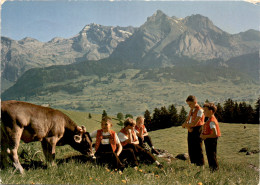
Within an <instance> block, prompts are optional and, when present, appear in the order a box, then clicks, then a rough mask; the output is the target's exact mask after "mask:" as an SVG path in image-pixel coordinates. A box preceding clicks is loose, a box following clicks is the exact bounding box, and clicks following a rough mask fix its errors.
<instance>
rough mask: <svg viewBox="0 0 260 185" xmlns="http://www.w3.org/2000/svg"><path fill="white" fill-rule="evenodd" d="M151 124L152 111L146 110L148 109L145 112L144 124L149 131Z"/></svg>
mask: <svg viewBox="0 0 260 185" xmlns="http://www.w3.org/2000/svg"><path fill="white" fill-rule="evenodd" d="M151 124H152V117H151V113H150V112H149V111H148V110H146V111H145V112H144V125H145V127H146V129H147V130H148V131H150V130H151Z"/></svg>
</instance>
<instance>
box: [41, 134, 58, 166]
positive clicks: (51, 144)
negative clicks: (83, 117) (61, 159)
mask: <svg viewBox="0 0 260 185" xmlns="http://www.w3.org/2000/svg"><path fill="white" fill-rule="evenodd" d="M57 141H58V139H57V137H49V138H45V139H43V140H42V149H43V153H44V155H45V158H46V162H47V165H51V166H55V147H56V144H57Z"/></svg>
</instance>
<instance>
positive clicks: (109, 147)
mask: <svg viewBox="0 0 260 185" xmlns="http://www.w3.org/2000/svg"><path fill="white" fill-rule="evenodd" d="M111 127H112V120H111V118H110V117H104V118H103V119H102V121H101V129H100V130H96V131H94V132H92V133H90V137H92V138H96V144H95V149H96V153H95V156H96V158H97V162H98V164H109V166H110V167H111V168H117V169H123V168H124V165H123V164H122V163H121V161H120V159H119V155H120V153H121V152H122V145H121V143H120V141H119V139H118V136H117V134H116V132H115V131H113V130H111Z"/></svg>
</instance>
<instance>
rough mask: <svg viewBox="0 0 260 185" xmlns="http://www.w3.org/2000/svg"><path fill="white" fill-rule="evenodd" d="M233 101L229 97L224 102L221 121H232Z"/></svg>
mask: <svg viewBox="0 0 260 185" xmlns="http://www.w3.org/2000/svg"><path fill="white" fill-rule="evenodd" d="M233 108H234V102H233V101H232V100H231V99H230V98H229V99H228V100H226V101H225V103H224V108H223V109H224V113H223V121H224V122H226V123H232V118H233Z"/></svg>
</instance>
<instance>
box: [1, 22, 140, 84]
mask: <svg viewBox="0 0 260 185" xmlns="http://www.w3.org/2000/svg"><path fill="white" fill-rule="evenodd" d="M134 30H135V28H133V27H126V28H123V27H112V26H102V25H98V24H90V25H87V26H85V27H84V28H83V29H82V30H81V31H80V32H79V34H78V35H76V36H74V37H72V38H70V39H64V38H53V39H52V40H51V41H49V42H46V43H44V42H40V41H38V40H36V39H32V38H24V39H22V40H20V41H15V40H12V39H10V38H6V37H1V45H2V49H1V55H2V62H1V75H2V78H4V79H6V80H8V81H11V82H14V81H16V80H17V79H18V78H19V77H20V76H21V75H22V74H23V73H24V72H25V71H27V70H28V69H31V68H35V67H47V66H51V65H63V64H71V63H74V62H78V61H82V60H99V59H102V58H106V57H108V56H109V55H110V54H111V53H112V51H113V50H114V49H115V48H116V47H117V45H118V43H120V42H123V41H124V40H125V39H126V38H128V37H130V36H131V35H132V33H133V32H134Z"/></svg>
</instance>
